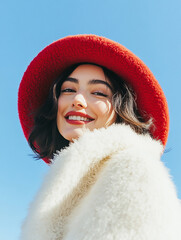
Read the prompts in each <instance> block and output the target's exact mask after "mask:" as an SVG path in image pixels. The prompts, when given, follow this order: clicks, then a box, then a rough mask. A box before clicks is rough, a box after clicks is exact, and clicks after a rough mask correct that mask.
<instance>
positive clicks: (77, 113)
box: [65, 111, 94, 120]
mask: <svg viewBox="0 0 181 240" xmlns="http://www.w3.org/2000/svg"><path fill="white" fill-rule="evenodd" d="M68 116H80V117H85V118H89V119H90V120H94V119H93V118H92V117H91V116H89V115H88V114H85V113H82V112H74V111H70V112H68V113H66V114H65V118H67V117H68Z"/></svg>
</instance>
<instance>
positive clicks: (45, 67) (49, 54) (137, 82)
mask: <svg viewBox="0 0 181 240" xmlns="http://www.w3.org/2000/svg"><path fill="white" fill-rule="evenodd" d="M81 62H90V63H95V64H99V65H102V66H104V67H107V68H108V69H110V70H112V71H114V72H115V73H117V74H118V75H120V76H122V77H123V78H124V80H125V81H127V82H128V83H129V84H130V85H131V86H132V88H133V90H134V91H135V92H136V96H137V99H136V102H137V106H138V109H139V112H140V114H141V115H142V116H143V118H147V117H152V118H153V120H154V125H155V129H154V130H153V129H151V134H152V136H153V138H154V139H158V140H161V142H162V143H163V145H165V144H166V141H167V137H168V129H169V114H168V106H167V101H166V98H165V96H164V93H163V91H162V89H161V87H160V85H159V83H158V81H157V80H156V79H155V77H154V75H153V74H152V72H151V71H150V70H149V68H148V67H147V66H146V65H145V64H144V63H143V61H142V60H140V59H139V58H138V57H137V56H136V55H135V54H133V53H132V52H131V51H130V50H128V49H127V48H125V47H124V46H122V45H121V44H119V43H116V42H114V41H112V40H110V39H107V38H105V37H99V36H96V35H76V36H68V37H65V38H62V39H60V40H58V41H56V42H53V43H52V44H50V45H49V46H47V47H46V48H44V49H43V50H42V51H41V52H40V53H39V54H38V55H37V56H36V57H35V58H34V59H33V61H32V62H31V63H30V65H29V66H28V68H27V70H26V72H25V73H24V75H23V78H22V81H21V83H20V87H19V93H18V111H19V117H20V122H21V126H22V128H23V132H24V135H25V137H26V139H28V136H29V133H30V131H31V129H32V126H33V117H32V114H31V113H32V112H34V111H35V110H36V109H37V108H39V107H40V105H41V104H42V103H43V102H44V101H45V99H46V97H47V95H48V92H49V89H50V86H51V84H52V83H53V81H54V80H55V79H56V78H57V77H58V76H59V75H60V74H61V73H62V72H63V71H64V70H65V69H66V68H67V67H69V66H71V65H72V64H75V63H81ZM145 113H146V114H145ZM146 116H147V117H146ZM146 120H147V119H146Z"/></svg>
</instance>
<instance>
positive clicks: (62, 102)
mask: <svg viewBox="0 0 181 240" xmlns="http://www.w3.org/2000/svg"><path fill="white" fill-rule="evenodd" d="M65 108H66V101H65V99H64V98H63V97H59V98H58V110H57V111H58V114H59V115H61V114H62V115H63V112H64V110H65Z"/></svg>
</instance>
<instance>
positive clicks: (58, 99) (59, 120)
mask: <svg viewBox="0 0 181 240" xmlns="http://www.w3.org/2000/svg"><path fill="white" fill-rule="evenodd" d="M19 115H20V120H21V124H22V127H23V130H24V133H25V136H26V138H27V139H28V141H29V144H30V146H31V147H32V149H33V150H34V151H35V152H36V153H37V156H38V157H39V158H43V159H44V161H45V162H47V163H49V164H50V171H49V173H48V175H47V177H46V178H45V180H44V183H43V185H42V187H41V189H40V191H39V192H38V194H37V196H36V198H35V200H34V202H33V203H32V205H31V207H30V211H29V214H28V217H27V219H26V220H25V223H24V225H23V229H22V236H21V239H23V240H26V239H27V240H28V239H29V240H30V239H31V240H32V239H36V240H41V239H45V240H46V239H47V240H49V239H54V240H55V239H56V240H57V239H63V240H69V239H77V240H78V239H79V240H80V239H116V240H117V239H119V240H121V239H124V240H138V239H139V240H141V239H144V240H154V239H155V240H157V239H158V240H163V239H164V240H171V239H181V230H180V227H181V207H180V202H179V200H178V199H177V196H176V191H175V187H174V185H173V183H172V181H171V179H170V177H169V174H168V172H167V170H166V169H165V167H164V166H163V164H162V162H161V161H160V156H161V154H162V153H163V151H164V145H165V144H166V140H167V135H168V109H167V104H166V100H165V97H164V94H163V92H162V90H161V88H160V86H159V84H158V82H157V81H156V79H155V78H154V76H153V74H152V73H151V72H150V70H149V69H148V68H147V67H146V66H145V65H144V63H143V62H142V61H141V60H140V59H138V58H137V57H136V56H135V55H134V54H133V53H131V52H130V51H129V50H127V49H126V48H124V47H123V46H121V45H120V44H118V43H115V42H113V41H111V40H109V39H106V38H103V37H98V36H94V35H77V36H70V37H66V38H64V39H60V40H58V41H57V42H54V43H53V44H51V45H49V46H48V47H46V48H45V49H44V50H43V51H42V52H41V53H40V54H39V55H38V56H37V57H36V58H35V59H34V60H33V61H32V62H31V64H30V65H29V67H28V69H27V71H26V72H25V74H24V76H23V79H22V82H21V85H20V89H19Z"/></svg>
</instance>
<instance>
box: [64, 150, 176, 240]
mask: <svg viewBox="0 0 181 240" xmlns="http://www.w3.org/2000/svg"><path fill="white" fill-rule="evenodd" d="M69 221H70V224H69V225H68V228H67V234H66V235H65V240H71V239H75V240H80V239H82V240H83V239H84V240H91V239H97V240H101V239H104V240H113V239H114V240H173V239H174V240H176V239H177V240H181V204H180V200H179V199H178V198H177V194H176V190H175V186H174V184H173V182H172V180H171V178H170V176H169V173H168V170H167V169H166V168H165V166H164V165H163V163H162V162H161V161H160V153H158V151H157V150H156V149H154V148H153V149H152V148H151V149H144V150H143V149H141V148H140V149H139V148H137V147H133V146H132V147H131V148H129V149H126V150H121V151H119V152H117V153H115V154H114V155H112V157H111V159H110V160H109V161H108V162H107V163H106V165H105V167H104V169H103V171H102V172H101V173H100V175H99V176H98V179H97V182H96V183H95V184H94V186H93V187H92V189H91V190H90V192H89V193H88V195H87V196H86V197H85V198H84V199H83V200H82V202H81V204H79V206H78V207H77V208H76V209H75V210H74V212H73V213H72V215H71V216H70V219H69Z"/></svg>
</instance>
